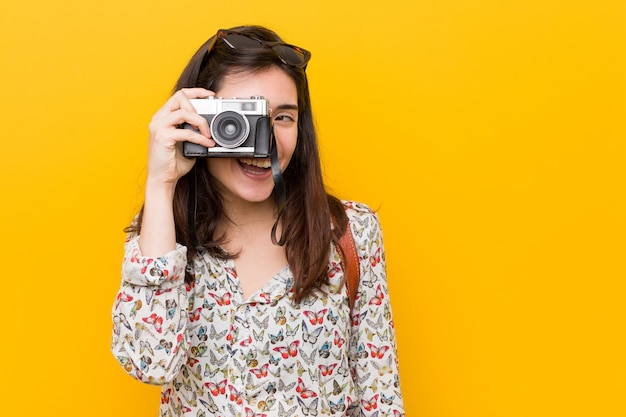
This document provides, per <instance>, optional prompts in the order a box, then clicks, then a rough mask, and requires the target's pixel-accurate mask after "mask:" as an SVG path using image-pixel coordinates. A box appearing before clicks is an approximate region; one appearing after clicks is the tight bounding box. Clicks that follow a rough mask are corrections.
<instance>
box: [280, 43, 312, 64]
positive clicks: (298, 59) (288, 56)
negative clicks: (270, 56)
mask: <svg viewBox="0 0 626 417" xmlns="http://www.w3.org/2000/svg"><path fill="white" fill-rule="evenodd" d="M272 49H273V50H274V52H276V54H277V55H278V56H279V57H280V58H281V59H282V60H283V61H285V63H287V64H290V65H302V64H304V62H305V60H306V56H305V55H304V54H303V53H302V52H300V51H298V50H297V49H295V48H293V47H291V46H287V45H273V46H272Z"/></svg>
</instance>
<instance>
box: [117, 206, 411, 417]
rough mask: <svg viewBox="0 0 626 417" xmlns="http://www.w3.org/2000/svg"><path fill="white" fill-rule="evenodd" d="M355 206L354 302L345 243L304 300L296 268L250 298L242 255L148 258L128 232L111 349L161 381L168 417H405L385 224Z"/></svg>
mask: <svg viewBox="0 0 626 417" xmlns="http://www.w3.org/2000/svg"><path fill="white" fill-rule="evenodd" d="M344 205H345V207H346V213H347V214H348V218H349V221H350V227H351V229H352V232H353V235H354V238H355V243H356V245H357V251H358V253H359V258H360V266H361V282H360V285H359V289H358V292H357V299H356V301H355V305H354V306H353V308H352V310H351V309H350V306H349V301H348V293H347V290H346V286H345V285H343V284H342V282H343V271H342V269H341V263H340V256H339V254H338V252H337V250H336V248H334V247H333V248H332V249H331V254H330V259H329V278H330V285H329V286H328V287H327V288H325V289H324V291H323V292H320V293H319V294H316V295H315V296H311V297H309V298H307V299H305V300H304V301H303V302H301V303H300V304H294V303H293V302H292V299H291V297H290V295H291V290H292V283H293V276H292V274H291V271H290V270H289V268H288V267H285V268H284V269H283V270H281V271H280V272H278V273H277V274H276V275H275V276H274V277H272V278H271V279H270V280H269V281H268V282H267V283H266V284H265V285H264V286H263V287H262V288H261V289H260V290H259V291H258V292H257V293H255V294H253V295H252V296H250V297H249V298H248V299H244V298H243V293H242V290H241V286H240V284H239V280H238V278H237V271H236V270H235V267H234V262H233V261H232V260H220V259H217V258H214V257H212V256H210V255H208V254H207V253H200V254H199V255H198V256H196V257H194V258H193V259H191V260H190V262H189V264H187V249H186V248H185V247H183V246H180V245H179V246H178V247H177V249H176V250H175V251H172V252H170V253H168V254H166V255H165V256H163V257H160V258H148V257H144V256H142V255H141V253H140V250H139V245H138V236H132V235H131V236H128V238H127V240H126V243H125V255H124V262H123V265H122V283H121V287H120V290H119V292H118V294H117V296H116V298H115V301H114V303H113V312H112V316H113V333H112V345H111V349H112V352H113V354H114V356H115V357H116V358H117V360H118V362H119V364H120V365H121V366H122V368H123V369H124V370H125V371H126V372H127V373H128V374H130V375H132V376H133V377H134V378H136V379H138V380H139V381H142V382H145V383H148V384H154V385H161V386H162V392H161V404H160V415H161V416H162V417H165V416H168V417H171V416H194V417H199V416H205V417H208V416H229V417H308V416H314V417H318V416H319V417H321V416H358V417H379V416H381V417H382V416H398V417H401V416H404V407H403V401H402V394H401V390H400V379H399V375H398V361H397V355H396V341H395V330H394V325H393V319H392V315H391V307H390V303H389V296H388V292H387V278H386V272H385V259H384V250H383V242H382V232H381V229H380V224H379V221H378V217H377V216H376V214H375V213H374V212H373V211H371V210H370V209H369V208H368V207H367V206H365V205H363V204H360V203H356V202H352V201H345V202H344ZM185 270H187V271H189V272H190V273H191V274H192V276H193V277H194V280H193V282H192V283H191V284H185V281H184V276H185Z"/></svg>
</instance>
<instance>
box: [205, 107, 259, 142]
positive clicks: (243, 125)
mask: <svg viewBox="0 0 626 417" xmlns="http://www.w3.org/2000/svg"><path fill="white" fill-rule="evenodd" d="M249 134H250V123H249V122H248V118H247V117H246V116H245V115H243V113H240V112H238V111H235V110H224V111H222V112H220V113H217V114H216V115H215V116H214V117H213V120H212V121H211V136H212V137H213V140H214V141H215V143H217V144H218V145H220V146H221V147H223V148H229V149H232V148H236V147H238V146H240V145H241V144H242V143H244V142H245V141H246V139H247V138H248V135H249Z"/></svg>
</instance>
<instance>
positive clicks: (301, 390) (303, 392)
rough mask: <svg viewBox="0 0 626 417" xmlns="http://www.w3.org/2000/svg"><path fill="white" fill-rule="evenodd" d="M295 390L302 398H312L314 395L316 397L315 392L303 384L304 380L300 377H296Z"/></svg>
mask: <svg viewBox="0 0 626 417" xmlns="http://www.w3.org/2000/svg"><path fill="white" fill-rule="evenodd" d="M296 392H297V393H298V394H300V397H302V398H314V397H317V394H316V393H315V392H314V391H312V390H310V389H307V388H306V387H305V386H304V381H302V378H300V377H298V385H297V386H296Z"/></svg>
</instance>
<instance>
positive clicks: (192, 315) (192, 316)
mask: <svg viewBox="0 0 626 417" xmlns="http://www.w3.org/2000/svg"><path fill="white" fill-rule="evenodd" d="M201 311H202V307H198V308H196V309H195V310H194V311H192V312H191V313H190V314H189V321H190V322H192V323H193V322H194V321H198V320H200V312H201Z"/></svg>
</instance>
